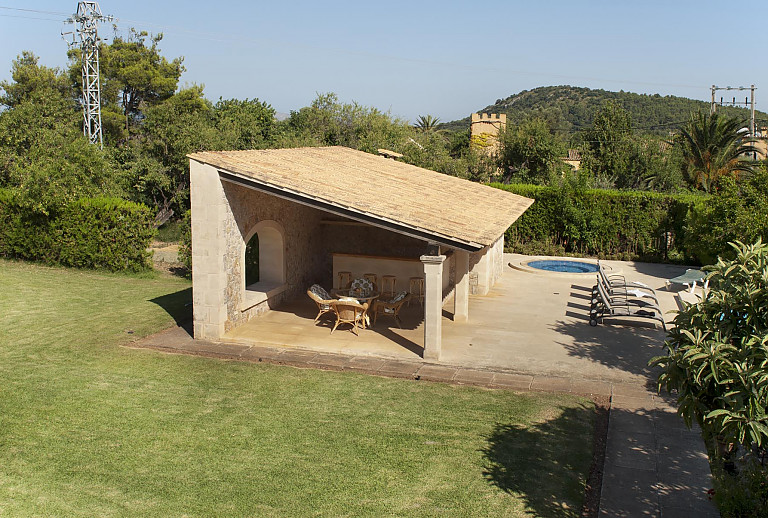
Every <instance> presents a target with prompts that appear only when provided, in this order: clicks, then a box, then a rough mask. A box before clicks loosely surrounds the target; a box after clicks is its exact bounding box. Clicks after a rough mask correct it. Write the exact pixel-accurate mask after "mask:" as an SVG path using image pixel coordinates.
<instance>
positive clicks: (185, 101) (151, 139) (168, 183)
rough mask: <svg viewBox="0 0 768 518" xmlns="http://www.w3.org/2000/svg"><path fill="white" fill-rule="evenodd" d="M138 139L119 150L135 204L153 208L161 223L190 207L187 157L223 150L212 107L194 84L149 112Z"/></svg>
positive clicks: (222, 140)
mask: <svg viewBox="0 0 768 518" xmlns="http://www.w3.org/2000/svg"><path fill="white" fill-rule="evenodd" d="M138 131H139V133H138V135H137V138H136V139H134V141H132V142H131V144H130V146H129V147H127V148H125V149H123V150H119V151H118V152H117V153H118V155H119V160H120V162H121V163H122V164H123V165H124V168H125V169H126V172H127V175H128V179H129V181H130V185H131V186H132V188H133V190H134V198H135V200H136V201H140V202H143V203H146V204H147V205H149V206H151V207H154V208H155V210H156V214H157V224H158V225H159V224H162V223H163V222H165V221H166V220H167V219H168V218H170V217H171V216H172V215H173V214H182V213H183V212H184V210H186V208H187V206H188V204H189V163H188V159H187V158H186V156H187V154H188V153H192V152H195V151H203V150H215V149H223V148H224V147H226V146H225V141H224V139H223V138H222V135H221V134H220V132H219V131H217V129H216V127H215V114H214V110H213V106H212V105H211V103H210V102H209V101H207V100H206V99H205V98H204V97H203V88H202V87H201V86H192V87H190V88H185V89H183V90H181V91H179V92H178V93H177V94H175V95H173V96H172V97H170V98H168V99H166V100H165V101H163V102H162V103H159V104H156V105H155V106H151V107H149V108H147V109H146V111H145V115H144V119H143V120H142V122H141V126H140V128H139V130H138Z"/></svg>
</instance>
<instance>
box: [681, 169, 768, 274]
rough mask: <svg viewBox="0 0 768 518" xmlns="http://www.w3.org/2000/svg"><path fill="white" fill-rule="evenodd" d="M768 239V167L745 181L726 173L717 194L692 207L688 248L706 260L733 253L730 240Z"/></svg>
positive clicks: (693, 255) (701, 259) (686, 243)
mask: <svg viewBox="0 0 768 518" xmlns="http://www.w3.org/2000/svg"><path fill="white" fill-rule="evenodd" d="M758 238H760V239H762V240H763V241H768V172H766V171H765V169H761V170H759V171H756V172H755V174H754V175H753V176H751V177H749V178H746V179H744V180H742V181H739V182H736V181H735V180H734V179H733V178H731V177H727V176H726V177H723V178H721V179H720V180H719V182H718V183H717V185H716V189H715V192H714V194H713V195H712V196H711V197H708V198H705V199H704V200H703V201H702V202H700V203H696V204H695V205H694V206H693V208H692V211H691V214H690V218H689V224H688V232H687V234H686V238H685V249H686V250H687V251H688V255H690V256H692V257H696V258H698V259H699V260H700V261H701V262H702V263H704V264H712V263H714V262H715V261H716V260H717V257H718V256H722V255H724V256H728V257H733V255H732V252H733V250H732V249H731V247H730V246H728V243H729V242H733V241H741V242H743V243H753V242H754V241H755V240H757V239H758Z"/></svg>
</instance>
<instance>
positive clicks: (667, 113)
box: [441, 86, 768, 135]
mask: <svg viewBox="0 0 768 518" xmlns="http://www.w3.org/2000/svg"><path fill="white" fill-rule="evenodd" d="M741 94H743V92H742V93H741ZM732 97H733V96H731V98H732ZM739 99H741V97H739ZM739 99H737V101H738V100H739ZM609 100H610V101H614V102H616V103H618V104H619V105H620V106H621V107H622V108H624V109H625V110H626V111H627V112H629V114H630V116H631V120H632V127H633V129H634V130H636V131H637V132H638V133H649V134H655V135H667V134H669V132H670V131H673V130H676V129H679V128H680V127H681V126H682V125H683V124H684V123H685V122H686V121H687V120H688V119H689V118H690V115H691V113H692V112H697V111H707V112H708V111H709V103H707V102H704V101H696V100H693V99H688V98H685V97H676V96H673V95H667V96H661V95H659V94H653V95H648V94H636V93H632V92H623V91H622V92H609V91H607V90H593V89H591V88H579V87H575V86H543V87H540V88H534V89H533V90H523V91H522V92H520V93H518V94H514V95H510V96H509V97H507V98H505V99H497V100H496V102H495V103H493V104H491V105H489V106H486V107H485V108H482V109H479V110H477V111H478V112H485V113H506V114H507V121H508V122H510V123H512V124H519V123H520V122H521V121H523V120H525V119H526V118H527V117H530V116H537V117H541V118H543V119H545V120H547V122H549V124H550V126H551V127H552V128H553V129H556V130H557V131H559V132H562V133H565V134H568V133H576V132H578V131H581V130H584V129H587V128H589V127H590V126H591V125H592V121H593V118H594V116H595V114H596V113H597V111H598V110H599V109H600V108H601V107H602V106H603V105H604V103H605V102H606V101H609ZM743 100H744V99H741V101H743ZM718 112H721V113H723V114H726V115H729V116H732V117H739V118H742V119H745V120H746V119H748V118H749V110H747V109H744V108H732V107H720V108H718ZM469 115H470V114H467V117H466V118H464V119H460V120H456V121H452V122H447V123H445V124H444V125H442V126H441V128H444V129H449V130H451V131H460V130H466V129H468V128H469ZM755 117H756V119H758V121H761V122H763V123H768V114H766V113H764V112H755Z"/></svg>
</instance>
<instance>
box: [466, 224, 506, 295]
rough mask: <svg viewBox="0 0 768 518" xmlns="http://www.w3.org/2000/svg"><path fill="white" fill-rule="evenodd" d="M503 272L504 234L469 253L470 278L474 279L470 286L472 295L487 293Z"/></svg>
mask: <svg viewBox="0 0 768 518" xmlns="http://www.w3.org/2000/svg"><path fill="white" fill-rule="evenodd" d="M503 272H504V236H501V237H500V238H499V239H497V240H496V241H495V242H494V243H493V244H491V245H489V246H486V247H485V248H483V249H482V250H480V251H478V252H473V253H471V254H469V274H470V279H472V280H473V282H474V280H476V282H477V284H476V285H475V286H470V293H472V294H473V295H487V294H488V292H489V291H490V289H491V288H493V285H494V284H496V282H497V281H498V280H499V279H500V278H501V276H502V274H503Z"/></svg>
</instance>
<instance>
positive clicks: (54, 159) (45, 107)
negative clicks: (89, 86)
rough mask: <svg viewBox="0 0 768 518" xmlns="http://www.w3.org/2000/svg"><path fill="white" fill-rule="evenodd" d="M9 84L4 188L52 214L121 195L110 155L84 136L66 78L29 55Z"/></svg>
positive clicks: (2, 133)
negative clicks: (102, 196) (69, 205)
mask: <svg viewBox="0 0 768 518" xmlns="http://www.w3.org/2000/svg"><path fill="white" fill-rule="evenodd" d="M13 77H14V82H13V83H6V82H4V83H3V84H2V85H1V86H2V88H3V91H4V92H5V95H4V96H3V97H4V102H5V103H7V105H8V106H9V108H8V109H7V110H5V111H3V112H2V113H0V187H5V188H8V189H11V190H13V191H16V192H17V193H18V195H19V198H20V200H21V201H22V202H23V203H25V204H26V205H27V206H28V207H29V208H31V209H32V210H35V211H37V212H40V213H43V214H47V213H49V212H50V211H55V210H57V209H60V208H62V207H63V206H64V205H66V204H67V203H70V202H72V201H74V200H76V199H78V198H81V197H83V196H94V195H99V194H115V193H116V192H117V187H116V185H115V184H116V182H115V181H114V168H113V164H112V162H111V161H110V160H109V158H108V156H107V155H106V154H105V153H103V152H102V151H101V150H99V149H98V147H96V146H92V145H91V144H90V143H89V141H88V139H87V138H86V137H85V136H83V130H82V115H81V112H80V110H79V107H78V106H77V104H76V102H75V100H74V99H73V97H72V96H71V95H70V94H71V90H69V88H67V87H66V86H65V84H66V81H65V78H64V76H63V75H62V74H61V73H60V72H58V71H57V70H53V69H49V68H46V67H39V66H38V65H37V58H35V57H34V55H32V54H30V53H24V54H22V56H20V57H19V58H18V59H17V60H16V61H15V62H14V65H13Z"/></svg>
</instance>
